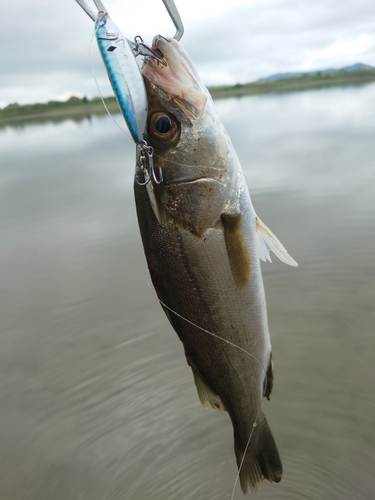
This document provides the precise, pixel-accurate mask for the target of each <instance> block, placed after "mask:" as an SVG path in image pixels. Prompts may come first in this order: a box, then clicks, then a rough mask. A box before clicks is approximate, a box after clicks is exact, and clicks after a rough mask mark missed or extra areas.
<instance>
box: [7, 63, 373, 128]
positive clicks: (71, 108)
mask: <svg viewBox="0 0 375 500" xmlns="http://www.w3.org/2000/svg"><path fill="white" fill-rule="evenodd" d="M374 81H375V71H360V72H359V71H356V72H353V73H345V74H339V75H337V74H333V75H332V74H329V75H323V76H319V77H300V78H288V79H282V80H273V81H265V82H252V83H246V84H237V85H233V86H221V87H211V88H209V89H208V90H209V92H210V93H211V96H212V98H213V99H214V100H215V99H225V98H228V97H243V96H247V95H262V94H278V93H287V92H301V91H305V90H312V89H320V88H329V87H345V86H363V85H366V84H368V83H371V82H374ZM52 103H53V104H55V101H52ZM105 103H106V106H107V108H108V110H109V111H111V112H114V113H117V112H120V109H119V107H118V104H117V101H116V99H115V97H113V96H110V97H106V98H105ZM50 104H51V103H48V104H31V105H20V106H18V105H13V106H14V108H16V109H14V108H13V110H11V111H9V110H7V108H4V109H3V110H1V109H0V127H2V126H6V125H12V124H16V123H17V122H18V123H23V122H30V121H31V122H32V121H38V122H41V121H44V120H61V119H66V118H73V119H79V118H85V117H87V116H92V115H101V114H105V113H106V110H105V108H104V106H103V103H102V101H101V99H100V98H94V99H93V100H92V101H89V100H87V99H85V98H84V99H82V100H81V99H79V98H71V99H70V100H68V101H66V102H60V103H58V107H54V106H53V107H52V106H51V107H49V105H50ZM30 108H31V109H30ZM33 108H34V109H33ZM23 109H24V110H25V112H24V113H22V110H23ZM2 115H4V116H2Z"/></svg>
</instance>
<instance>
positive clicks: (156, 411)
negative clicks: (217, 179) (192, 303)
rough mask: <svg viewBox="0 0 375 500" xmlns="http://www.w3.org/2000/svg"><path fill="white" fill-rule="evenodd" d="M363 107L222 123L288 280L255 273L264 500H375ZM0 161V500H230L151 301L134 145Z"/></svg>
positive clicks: (369, 126)
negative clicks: (271, 451)
mask: <svg viewBox="0 0 375 500" xmlns="http://www.w3.org/2000/svg"><path fill="white" fill-rule="evenodd" d="M374 88H375V87H374V85H368V86H365V87H361V88H357V89H351V88H345V89H329V90H316V91H309V92H303V93H295V94H282V95H270V96H252V97H248V98H242V99H228V100H223V101H219V102H218V103H217V107H218V108H219V112H220V114H221V116H222V117H223V119H224V121H225V124H226V126H227V128H228V131H229V132H230V135H231V137H232V139H233V142H234V144H235V147H236V149H237V151H238V154H239V156H240V159H241V162H242V164H243V167H244V171H245V174H246V176H247V178H248V182H249V186H250V189H251V192H252V193H253V195H252V198H253V202H254V205H255V207H256V210H257V212H258V213H259V215H260V216H261V218H262V219H263V220H264V221H265V222H266V223H267V225H269V226H270V228H271V229H272V230H273V231H274V232H275V233H276V234H277V235H278V236H279V237H280V239H281V240H282V242H283V243H284V244H285V245H286V247H287V248H288V250H289V251H290V252H291V254H292V255H293V257H295V258H296V260H297V261H298V262H299V263H300V267H299V268H298V269H297V270H294V269H291V268H288V267H287V266H285V265H283V264H281V263H277V262H275V263H274V264H273V265H265V266H264V267H263V269H264V276H265V286H266V292H267V299H268V307H269V316H270V318H269V321H270V329H271V335H272V340H273V348H274V358H275V390H274V394H273V397H272V399H271V402H269V403H268V402H266V403H265V404H266V411H267V416H268V418H269V421H270V424H271V427H272V429H273V431H274V434H275V437H276V440H277V442H278V445H279V449H280V452H281V455H282V458H283V462H284V469H285V474H284V478H283V480H282V482H281V483H280V484H278V485H271V484H268V483H267V484H266V483H265V484H263V485H262V487H261V488H260V490H259V492H258V493H257V498H259V499H275V498H276V499H289V500H290V499H316V498H324V499H330V500H331V499H332V500H333V499H337V500H338V499H340V500H342V499H348V500H349V499H350V500H351V499H353V498H355V499H356V500H357V499H361V500H362V499H363V500H369V499H372V498H374V491H375V479H374V476H373V458H374V451H375V431H374V425H373V416H374V414H375V397H374V394H373V391H372V389H371V388H372V386H373V385H374V382H375V380H374V379H375V374H374V370H373V369H372V366H373V364H374V352H375V350H374V347H375V345H374V344H375V340H374V336H373V324H374V321H375V313H374V308H373V304H374V300H375V286H374V283H375V281H374V269H375V265H374V264H375V251H374V250H375V248H374V247H375V241H374V232H373V227H374V219H375V193H374V186H375V182H374V181H375V179H374V176H375V172H374V169H373V158H374V156H375V143H374V141H373V135H374V129H375V121H374V117H375V109H374V107H375V103H374V99H373V98H372V94H373V91H374ZM0 147H1V151H2V160H4V161H2V163H1V167H0V181H1V184H0V186H1V187H0V189H1V197H0V203H1V207H0V223H1V228H2V229H1V240H0V273H1V275H0V299H1V300H0V314H1V325H2V326H1V340H0V342H1V349H0V373H1V378H0V395H1V414H2V419H1V420H2V425H1V426H0V445H1V446H0V450H1V451H0V453H1V463H2V469H3V474H2V476H1V479H0V491H1V497H3V498H17V499H18V498H27V499H33V498H35V499H38V500H43V499H46V500H47V499H48V500H49V499H51V498H54V499H60V498H61V499H62V500H63V499H64V500H66V499H67V498H80V499H90V500H95V499H98V500H103V499H111V500H112V499H123V498H129V499H137V500H138V499H139V500H141V499H146V498H150V497H152V498H155V499H160V500H161V499H163V500H165V499H168V498H169V499H176V498H184V499H191V500H193V499H194V500H197V499H202V500H203V499H205V500H206V499H223V498H228V499H229V498H230V494H231V490H232V486H233V483H234V479H235V475H236V467H235V463H234V454H233V448H232V447H233V443H232V435H231V433H232V430H231V425H230V422H229V419H228V417H227V415H225V414H222V413H219V412H214V411H208V410H203V409H202V408H201V407H200V403H199V401H198V398H197V395H196V391H195V388H194V384H193V380H192V376H191V372H190V369H189V367H188V366H187V365H186V361H185V359H184V355H183V352H182V348H181V344H180V342H179V340H178V339H177V336H176V335H175V334H174V332H172V331H171V328H170V326H169V324H168V322H167V320H166V319H165V317H164V315H163V313H162V311H161V310H160V308H159V306H158V304H157V301H156V299H155V297H154V294H153V292H152V291H151V290H150V288H149V286H148V283H147V273H146V268H145V261H144V257H143V253H142V252H143V251H142V248H141V244H140V239H139V236H138V228H137V226H136V217H135V210H134V202H133V194H132V177H133V167H134V157H135V152H134V147H133V145H132V144H131V143H130V141H128V140H127V139H126V138H125V137H124V136H123V134H122V133H121V132H120V131H119V130H118V129H117V128H116V126H115V125H114V124H113V122H112V121H111V119H110V118H109V117H107V116H102V117H95V118H93V119H92V120H83V121H82V122H81V123H77V122H74V121H72V120H65V121H62V122H61V123H55V124H51V123H48V124H33V125H32V126H30V127H29V126H27V127H25V128H21V129H20V128H12V127H8V128H6V129H2V130H1V131H0ZM235 498H236V499H240V498H242V494H241V493H240V492H239V491H237V492H236V495H235Z"/></svg>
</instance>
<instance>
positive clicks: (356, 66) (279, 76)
mask: <svg viewBox="0 0 375 500" xmlns="http://www.w3.org/2000/svg"><path fill="white" fill-rule="evenodd" d="M369 69H375V68H374V67H373V66H369V65H368V64H362V63H356V64H353V65H352V66H345V67H344V68H339V69H335V68H329V69H322V70H315V71H307V72H305V73H303V72H298V73H276V75H271V76H267V77H266V78H260V79H259V80H257V82H272V81H275V80H286V79H288V78H301V76H304V75H310V76H314V75H317V74H324V73H338V72H339V71H347V72H351V71H365V70H369Z"/></svg>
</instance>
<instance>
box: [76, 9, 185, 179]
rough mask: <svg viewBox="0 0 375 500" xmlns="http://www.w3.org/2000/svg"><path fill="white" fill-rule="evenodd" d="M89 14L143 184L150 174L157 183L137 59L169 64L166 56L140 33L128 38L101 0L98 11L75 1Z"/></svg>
mask: <svg viewBox="0 0 375 500" xmlns="http://www.w3.org/2000/svg"><path fill="white" fill-rule="evenodd" d="M76 1H77V3H78V4H79V5H80V6H81V7H82V9H83V10H84V11H85V12H86V14H88V15H89V17H91V19H92V20H93V21H94V22H95V36H96V40H97V43H98V47H99V51H100V54H101V56H102V59H103V63H104V66H105V68H106V71H107V74H108V78H109V81H110V83H111V86H112V89H113V92H114V94H115V97H116V99H117V102H118V105H119V107H120V110H121V113H122V115H123V117H124V119H125V122H126V124H127V126H128V129H129V132H130V134H131V137H132V139H133V141H134V142H135V143H136V144H137V146H138V147H139V148H140V149H141V161H142V162H143V164H144V172H145V179H144V182H140V181H138V180H137V182H139V183H140V184H148V183H149V181H150V180H151V177H152V178H153V180H154V181H155V182H156V183H160V182H161V181H162V175H161V172H159V179H158V178H157V177H156V175H155V171H154V166H153V148H152V147H151V146H148V144H147V143H146V141H145V140H144V137H143V134H144V132H145V128H146V121H147V109H148V104H147V94H146V89H145V84H144V81H143V76H142V73H141V71H140V69H139V66H138V64H137V61H136V57H137V56H139V55H140V56H144V57H153V58H155V59H157V60H158V61H159V63H161V64H166V63H165V61H164V59H163V56H162V55H161V54H160V53H158V52H156V51H155V50H153V49H152V48H151V47H148V46H147V45H146V44H145V43H143V40H142V38H141V37H140V36H136V37H135V39H134V41H131V40H128V39H127V38H125V37H124V35H123V34H122V33H121V31H120V30H119V28H118V27H117V26H116V24H115V23H114V22H113V21H112V20H111V18H110V17H109V14H108V12H107V10H106V8H105V7H104V5H103V3H102V2H101V0H94V3H95V5H96V7H97V9H98V12H97V14H95V13H94V12H93V11H92V10H91V9H90V7H89V6H88V5H87V4H86V2H85V1H84V0H76ZM163 3H164V5H165V7H166V9H167V11H168V13H169V15H170V17H171V19H172V21H173V23H174V25H175V27H176V30H177V31H176V34H175V36H174V38H176V39H177V40H180V38H181V37H182V35H183V32H184V28H183V24H182V21H181V18H180V16H179V14H178V11H177V9H176V7H175V4H174V1H173V0H163Z"/></svg>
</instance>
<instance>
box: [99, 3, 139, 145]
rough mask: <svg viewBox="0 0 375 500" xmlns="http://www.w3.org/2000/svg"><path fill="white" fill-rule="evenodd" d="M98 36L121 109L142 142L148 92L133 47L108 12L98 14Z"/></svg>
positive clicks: (129, 125)
mask: <svg viewBox="0 0 375 500" xmlns="http://www.w3.org/2000/svg"><path fill="white" fill-rule="evenodd" d="M95 36H96V40H97V42H98V47H99V50H100V54H101V56H102V59H103V62H104V65H105V68H106V70H107V73H108V77H109V81H110V82H111V86H112V89H113V92H114V94H115V96H116V99H117V102H118V105H119V107H120V110H121V113H122V115H123V117H124V119H125V121H126V124H127V126H128V128H129V131H130V133H131V136H132V138H133V140H134V142H136V143H137V144H139V143H141V142H142V140H143V133H144V130H145V126H146V120H147V95H146V90H145V85H144V81H143V77H142V74H141V72H140V69H139V67H138V64H137V61H136V60H135V57H134V53H133V50H132V48H131V47H130V44H129V42H128V40H127V39H126V38H125V37H124V36H123V35H122V33H121V32H120V30H119V29H118V27H117V26H116V25H115V23H114V22H113V21H112V20H111V19H110V17H109V16H108V14H106V13H104V14H103V13H101V12H100V13H99V15H98V18H97V20H96V22H95Z"/></svg>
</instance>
